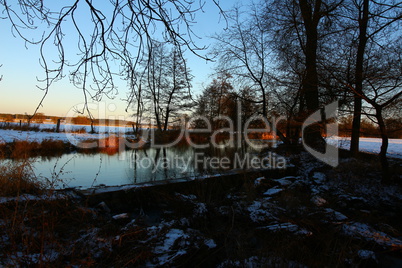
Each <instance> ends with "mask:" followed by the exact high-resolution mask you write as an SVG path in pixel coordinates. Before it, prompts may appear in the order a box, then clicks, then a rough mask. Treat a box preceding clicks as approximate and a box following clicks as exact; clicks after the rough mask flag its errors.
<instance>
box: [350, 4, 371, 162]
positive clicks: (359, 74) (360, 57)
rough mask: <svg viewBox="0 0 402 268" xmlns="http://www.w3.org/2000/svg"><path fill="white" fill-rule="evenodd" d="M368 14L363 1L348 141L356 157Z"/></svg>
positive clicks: (366, 6) (367, 5)
mask: <svg viewBox="0 0 402 268" xmlns="http://www.w3.org/2000/svg"><path fill="white" fill-rule="evenodd" d="M368 13H369V0H364V2H363V10H362V11H360V12H359V44H358V47H357V54H356V71H355V79H356V84H355V90H356V92H355V96H354V110H353V122H352V137H351V140H350V151H351V153H352V154H353V155H354V156H356V155H357V154H358V153H359V138H360V121H361V110H362V98H361V94H362V93H363V79H364V77H363V63H364V53H365V50H366V44H367V25H368V15H369V14H368Z"/></svg>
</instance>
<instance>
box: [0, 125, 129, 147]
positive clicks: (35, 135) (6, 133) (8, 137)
mask: <svg viewBox="0 0 402 268" xmlns="http://www.w3.org/2000/svg"><path fill="white" fill-rule="evenodd" d="M33 126H39V129H41V131H18V130H10V129H0V143H7V142H13V141H14V140H16V141H36V142H42V141H43V140H49V139H52V140H61V141H64V142H69V141H83V140H88V139H98V138H100V136H99V134H89V132H90V131H91V126H87V125H62V126H61V127H60V131H61V132H60V133H55V132H53V130H54V129H55V127H56V125H55V124H39V125H38V124H34V125H33ZM46 130H49V131H46ZM64 130H66V131H67V132H72V131H73V132H74V131H77V132H78V131H80V130H85V131H86V132H87V133H64ZM131 130H132V129H131V128H130V129H129V128H125V127H116V126H112V127H108V126H95V131H96V132H97V133H101V134H102V137H101V138H104V137H105V136H108V135H109V134H118V133H125V132H126V131H131Z"/></svg>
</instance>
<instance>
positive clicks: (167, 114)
mask: <svg viewBox="0 0 402 268" xmlns="http://www.w3.org/2000/svg"><path fill="white" fill-rule="evenodd" d="M143 68H144V69H143V71H142V73H143V74H144V75H142V80H141V86H142V88H143V89H142V90H143V91H144V93H143V96H140V97H141V98H142V99H143V103H144V104H145V105H146V106H147V107H148V112H149V113H151V114H152V118H154V119H155V120H156V125H157V127H158V129H159V130H160V131H166V130H167V129H168V126H169V123H173V122H172V118H175V117H177V116H178V113H184V112H186V111H189V109H190V107H191V106H192V103H193V101H192V98H191V79H192V75H191V73H190V70H189V69H188V68H187V65H186V60H185V59H183V58H182V55H181V54H180V53H179V51H178V50H177V49H176V48H175V47H173V48H172V49H171V50H170V51H169V50H168V48H167V46H166V45H165V44H164V43H155V44H154V46H153V47H152V48H151V49H150V50H149V52H148V57H147V59H146V61H145V62H144V63H143Z"/></svg>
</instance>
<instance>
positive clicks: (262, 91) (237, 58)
mask: <svg viewBox="0 0 402 268" xmlns="http://www.w3.org/2000/svg"><path fill="white" fill-rule="evenodd" d="M249 8H250V11H249V12H248V13H246V14H243V12H242V9H241V7H239V6H237V7H235V8H233V10H232V11H231V12H230V13H229V14H228V16H227V18H228V22H229V25H230V26H229V28H228V29H226V30H225V31H224V32H223V33H219V34H216V35H215V37H214V38H215V40H217V44H216V46H215V49H214V53H215V54H216V55H217V56H218V57H219V67H218V68H219V69H220V70H221V71H223V72H229V73H231V74H232V75H233V76H234V77H235V78H237V80H238V82H239V84H240V85H241V84H243V85H244V86H243V89H245V88H247V89H248V90H249V91H250V93H251V92H255V93H256V94H258V95H257V96H255V97H254V98H250V99H245V98H244V97H245V96H248V95H249V94H244V92H243V93H241V94H238V95H237V98H239V99H241V100H242V102H243V103H244V102H251V103H254V104H258V106H259V107H260V112H259V114H261V115H263V116H264V117H268V116H269V115H270V114H271V115H272V107H270V106H269V103H270V101H271V102H272V100H270V99H269V97H268V96H269V94H270V93H272V92H271V91H273V89H272V79H273V78H272V73H273V71H272V67H273V66H272V64H271V59H272V55H271V53H272V48H271V38H272V35H271V34H270V32H269V30H268V29H267V27H266V22H265V20H264V19H263V18H262V17H261V14H260V11H259V6H257V5H255V4H253V5H252V6H251V7H249ZM244 15H245V16H246V17H245V16H244ZM255 106H257V105H255ZM277 133H278V135H279V137H280V138H281V139H282V140H283V141H284V142H288V139H287V138H286V137H285V136H284V135H283V134H282V133H281V132H280V131H277Z"/></svg>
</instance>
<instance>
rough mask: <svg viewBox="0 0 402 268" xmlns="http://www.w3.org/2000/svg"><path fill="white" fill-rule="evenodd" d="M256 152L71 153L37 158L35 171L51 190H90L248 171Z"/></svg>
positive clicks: (181, 149) (172, 149) (182, 148)
mask: <svg viewBox="0 0 402 268" xmlns="http://www.w3.org/2000/svg"><path fill="white" fill-rule="evenodd" d="M270 146H272V144H270ZM259 153H260V149H256V148H253V147H250V146H242V147H240V148H238V147H226V148H213V147H208V148H206V149H195V148H192V147H190V146H176V147H169V148H163V149H161V148H159V149H156V148H148V149H141V150H126V151H124V152H121V153H115V154H106V153H92V154H83V153H72V154H64V155H62V156H61V157H57V158H43V157H42V158H38V159H36V161H35V164H34V169H35V173H36V174H37V175H38V176H39V177H41V178H42V179H43V180H46V181H47V182H48V183H50V185H51V186H52V187H55V188H65V187H82V188H89V187H94V186H103V185H105V186H117V185H127V184H140V183H146V182H153V181H160V180H174V179H179V178H189V177H198V176H203V175H209V174H217V173H223V172H227V171H229V170H231V169H242V168H249V164H250V163H249V162H250V161H254V160H256V159H255V158H257V157H258V158H261V156H260V155H259ZM254 162H255V161H254ZM257 168H258V167H257Z"/></svg>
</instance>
